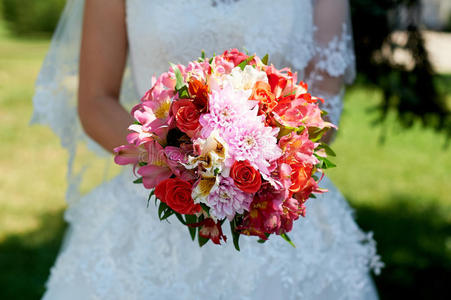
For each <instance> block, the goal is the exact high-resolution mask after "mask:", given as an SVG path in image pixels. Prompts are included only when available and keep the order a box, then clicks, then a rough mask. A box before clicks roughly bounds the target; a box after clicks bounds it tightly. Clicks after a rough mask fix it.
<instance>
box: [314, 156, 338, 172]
mask: <svg viewBox="0 0 451 300" xmlns="http://www.w3.org/2000/svg"><path fill="white" fill-rule="evenodd" d="M314 155H315V156H316V158H318V160H319V161H320V163H319V165H318V168H319V169H329V168H334V167H336V166H337V165H336V164H334V163H333V162H331V161H330V160H328V159H327V158H326V157H322V156H319V155H317V154H314Z"/></svg>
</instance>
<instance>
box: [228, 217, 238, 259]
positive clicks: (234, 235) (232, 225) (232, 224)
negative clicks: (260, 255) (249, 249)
mask: <svg viewBox="0 0 451 300" xmlns="http://www.w3.org/2000/svg"><path fill="white" fill-rule="evenodd" d="M230 231H231V232H232V238H233V245H234V246H235V249H236V250H238V251H240V243H239V240H240V233H239V232H238V231H236V225H235V220H233V221H232V222H230Z"/></svg>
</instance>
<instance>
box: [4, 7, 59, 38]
mask: <svg viewBox="0 0 451 300" xmlns="http://www.w3.org/2000/svg"><path fill="white" fill-rule="evenodd" d="M1 1H2V2H1V5H0V8H1V10H2V15H3V19H4V20H5V21H6V22H7V24H8V28H9V29H10V30H11V31H12V32H14V33H16V34H20V35H23V34H34V33H52V32H53V30H54V29H55V27H56V24H57V23H58V19H59V16H60V14H61V12H62V10H63V8H64V5H65V3H66V1H65V0H39V1H36V0H1Z"/></svg>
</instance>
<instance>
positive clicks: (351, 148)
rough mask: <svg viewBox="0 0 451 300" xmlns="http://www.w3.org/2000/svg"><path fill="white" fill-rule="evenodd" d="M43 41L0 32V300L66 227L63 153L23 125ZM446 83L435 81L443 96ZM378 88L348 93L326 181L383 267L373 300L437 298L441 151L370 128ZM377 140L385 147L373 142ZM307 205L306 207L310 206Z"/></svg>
mask: <svg viewBox="0 0 451 300" xmlns="http://www.w3.org/2000/svg"><path fill="white" fill-rule="evenodd" d="M48 45H49V43H48V40H47V39H39V38H34V39H18V38H14V37H11V36H9V35H8V34H7V33H6V31H5V30H4V29H3V28H2V26H0V142H1V147H0V174H1V175H0V286H1V288H0V299H39V297H40V295H41V294H42V293H43V291H44V284H45V280H46V279H47V277H48V275H49V269H50V267H51V266H52V264H53V262H54V259H55V258H56V254H57V252H58V249H59V246H60V243H61V239H62V236H63V232H64V230H65V224H64V222H63V220H62V213H63V210H64V208H65V203H64V193H65V188H66V183H65V172H66V160H67V154H66V153H65V151H64V150H62V149H61V147H60V146H59V141H58V140H57V138H56V137H55V136H54V135H53V134H52V132H51V131H50V130H49V129H48V128H46V127H42V126H32V127H29V125H28V122H29V119H30V117H31V114H32V103H31V97H32V94H33V85H34V80H35V78H36V76H37V73H38V71H39V67H40V65H41V62H42V59H43V57H44V55H45V53H46V50H47V48H48ZM450 79H451V77H450V76H444V77H442V78H440V82H441V84H442V88H443V89H446V90H447V91H448V93H449V95H450V96H451V91H450V89H449V87H450V84H449V83H450V82H451V80H450ZM381 96H382V94H381V91H379V90H377V89H370V88H368V87H365V86H355V87H353V88H351V89H349V90H348V92H347V95H346V102H345V111H344V115H343V118H342V122H341V124H340V131H339V135H338V137H337V139H336V142H335V143H334V149H335V150H336V152H337V155H338V157H337V158H336V159H335V162H336V163H337V165H338V168H336V169H332V170H330V172H329V175H330V176H331V178H332V179H333V180H334V182H335V183H336V185H337V186H338V187H339V188H340V190H341V191H342V192H343V193H344V195H345V196H346V197H347V198H348V200H349V201H350V203H351V205H352V206H353V207H354V208H355V210H356V218H357V221H358V223H359V225H360V226H362V228H363V229H365V230H373V231H374V235H375V238H376V240H377V242H378V251H379V253H380V254H381V256H382V259H383V261H384V262H385V263H386V268H385V269H384V270H383V272H382V275H381V276H378V277H376V283H377V285H378V288H379V292H380V294H381V298H382V299H398V298H401V297H402V298H411V299H422V298H428V299H431V298H433V299H441V298H443V299H444V297H445V296H444V295H445V293H446V292H447V291H448V285H447V279H448V280H449V278H451V198H450V195H449V189H450V187H451V186H450V183H449V177H450V176H449V175H450V170H451V156H450V149H447V148H444V145H445V138H444V137H443V136H441V135H438V134H436V133H434V132H432V131H431V130H424V129H422V128H421V127H415V128H414V129H412V130H409V131H403V130H402V129H401V128H399V127H398V126H397V125H396V122H394V121H393V118H390V119H389V120H388V121H387V123H385V124H384V125H380V124H379V125H372V124H371V122H372V120H374V119H376V114H375V112H374V111H372V110H371V108H373V107H374V106H375V105H377V104H378V103H379V101H380V97H381ZM382 134H384V135H385V137H386V138H385V143H383V144H382V143H380V137H381V136H382ZM312 201H314V200H312Z"/></svg>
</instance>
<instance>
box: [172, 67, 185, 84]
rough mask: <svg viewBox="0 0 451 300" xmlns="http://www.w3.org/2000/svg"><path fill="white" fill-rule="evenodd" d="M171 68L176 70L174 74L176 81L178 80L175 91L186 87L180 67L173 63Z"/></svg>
mask: <svg viewBox="0 0 451 300" xmlns="http://www.w3.org/2000/svg"><path fill="white" fill-rule="evenodd" d="M171 67H172V69H173V70H174V74H175V80H176V83H175V89H176V90H177V91H178V90H180V89H181V88H182V87H183V86H184V85H185V82H184V81H183V75H182V72H180V69H179V67H177V66H176V65H174V64H172V63H171Z"/></svg>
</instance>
